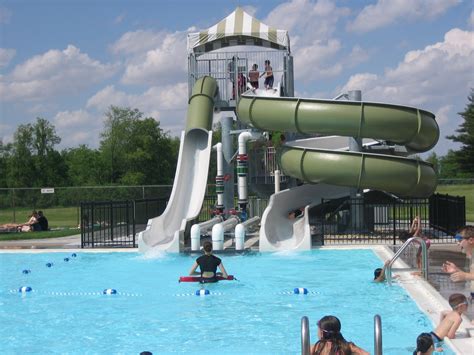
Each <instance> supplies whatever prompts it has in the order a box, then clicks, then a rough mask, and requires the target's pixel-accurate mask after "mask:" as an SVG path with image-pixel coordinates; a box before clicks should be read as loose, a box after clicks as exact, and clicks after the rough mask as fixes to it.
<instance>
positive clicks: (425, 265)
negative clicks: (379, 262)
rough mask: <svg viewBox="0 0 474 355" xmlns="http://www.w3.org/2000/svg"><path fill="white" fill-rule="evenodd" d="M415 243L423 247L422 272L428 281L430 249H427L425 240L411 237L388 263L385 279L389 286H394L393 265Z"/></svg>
mask: <svg viewBox="0 0 474 355" xmlns="http://www.w3.org/2000/svg"><path fill="white" fill-rule="evenodd" d="M413 242H419V243H420V245H421V272H422V274H423V277H424V278H425V279H428V252H427V250H428V248H427V247H426V242H425V241H424V240H423V238H420V237H411V238H410V239H408V240H407V241H406V242H405V243H403V245H402V246H401V247H400V249H399V250H398V251H397V252H396V253H395V255H394V256H393V257H392V259H391V260H390V262H389V263H388V265H387V267H386V270H385V277H386V279H387V282H388V284H389V285H391V284H392V265H393V263H394V262H395V261H396V260H397V259H398V258H399V257H400V255H401V254H402V253H403V251H404V250H405V249H406V248H408V246H409V245H410V244H411V243H413Z"/></svg>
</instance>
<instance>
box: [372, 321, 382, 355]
mask: <svg viewBox="0 0 474 355" xmlns="http://www.w3.org/2000/svg"><path fill="white" fill-rule="evenodd" d="M382 353H383V351H382V318H381V317H380V316H379V315H378V314H376V315H375V316H374V355H382Z"/></svg>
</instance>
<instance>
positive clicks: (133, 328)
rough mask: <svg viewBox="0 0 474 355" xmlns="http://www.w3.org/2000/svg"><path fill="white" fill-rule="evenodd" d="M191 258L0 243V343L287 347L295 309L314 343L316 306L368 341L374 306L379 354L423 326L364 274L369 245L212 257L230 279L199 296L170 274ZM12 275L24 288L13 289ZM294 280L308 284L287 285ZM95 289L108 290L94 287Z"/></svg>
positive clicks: (397, 294) (122, 349)
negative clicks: (1, 247)
mask: <svg viewBox="0 0 474 355" xmlns="http://www.w3.org/2000/svg"><path fill="white" fill-rule="evenodd" d="M66 257H68V258H69V261H68V262H65V261H64V258H66ZM194 258H195V256H186V255H173V254H160V255H155V256H154V257H149V258H146V257H144V256H143V255H141V254H138V253H77V257H75V258H74V257H71V253H38V254H32V253H11V254H10V253H4V254H0V273H1V275H2V278H1V279H0V323H1V324H2V328H3V329H4V334H2V335H3V336H4V339H5V341H2V342H1V344H0V353H70V354H75V353H77V354H83V353H123V354H137V353H140V352H141V351H143V350H148V351H152V352H153V353H154V354H162V353H173V352H186V353H194V354H204V353H206V354H209V353H219V354H223V353H224V354H225V353H249V354H261V353H265V354H266V353H272V354H275V353H276V354H296V353H300V351H301V348H300V321H301V317H302V316H308V317H309V319H310V327H311V340H312V342H314V341H315V339H316V322H317V320H318V319H319V318H321V317H322V316H324V315H327V314H332V315H335V316H337V317H339V319H340V320H341V322H342V333H343V334H344V336H345V337H346V339H349V340H352V341H354V342H355V343H356V344H357V345H359V346H361V347H363V348H365V349H366V350H368V351H369V352H373V318H374V315H375V314H380V315H381V317H382V325H383V328H382V329H383V348H384V354H397V355H398V354H402V353H408V352H409V351H413V347H414V345H415V340H416V337H417V335H418V334H419V333H421V332H423V331H430V330H432V326H431V322H430V320H429V319H428V318H427V317H426V316H425V315H424V314H423V313H422V312H421V311H420V310H419V309H418V307H417V306H416V304H415V303H414V302H413V301H412V300H411V299H410V297H409V296H408V294H407V293H406V292H405V290H404V289H403V288H401V287H399V286H393V287H390V286H387V285H383V284H375V283H373V282H371V279H372V271H373V269H374V268H376V267H378V266H380V264H381V261H380V260H379V259H378V257H377V256H376V255H375V254H374V253H373V252H372V251H371V250H313V251H309V252H299V253H294V252H288V253H273V254H270V253H266V254H259V253H255V254H249V255H235V256H223V257H222V258H223V260H224V264H225V266H226V268H227V270H228V271H229V273H231V274H234V275H235V276H236V277H237V278H238V279H239V281H222V282H220V283H218V284H213V285H206V288H207V289H208V290H209V291H210V295H208V296H196V295H195V291H196V290H199V289H200V285H198V284H193V283H181V284H180V283H178V282H177V280H178V277H179V276H180V275H186V274H187V272H188V270H189V269H190V267H191V265H192V263H193V260H194ZM48 262H50V263H53V266H52V267H50V268H48V267H46V263H48ZM25 269H26V270H31V273H28V274H23V273H22V271H23V270H25ZM21 286H30V287H31V288H32V290H33V291H32V292H28V293H26V294H21V293H19V292H18V289H19V288H20V287H21ZM295 287H304V288H307V289H308V291H309V293H308V294H307V295H296V294H294V293H293V289H294V288H295ZM107 288H112V289H115V290H117V292H118V293H117V294H115V295H104V294H103V293H102V292H103V290H104V289H107ZM445 354H452V353H451V352H449V351H445Z"/></svg>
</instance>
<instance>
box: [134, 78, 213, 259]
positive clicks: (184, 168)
mask: <svg viewBox="0 0 474 355" xmlns="http://www.w3.org/2000/svg"><path fill="white" fill-rule="evenodd" d="M216 92H217V83H216V81H215V79H213V78H211V77H203V78H200V79H199V80H198V81H197V82H196V84H195V85H194V87H193V91H192V95H191V98H190V99H189V107H188V115H187V122H186V130H185V131H183V132H182V133H181V144H180V148H179V157H178V164H177V168H176V175H175V179H174V184H173V190H172V192H171V196H170V199H169V201H168V205H167V206H166V209H165V211H164V212H163V214H162V215H161V216H158V217H155V218H152V219H150V220H149V221H148V225H147V228H146V230H145V231H143V232H141V233H140V234H139V235H138V250H139V251H140V252H146V251H147V250H149V249H152V248H153V249H155V250H166V251H170V252H179V251H180V250H181V249H182V247H183V244H184V240H183V238H184V230H185V228H186V225H187V223H188V221H190V220H192V219H195V218H196V217H197V216H198V215H199V213H200V211H201V206H202V203H203V200H204V194H205V192H206V185H207V175H208V171H209V161H210V156H211V150H212V130H211V128H212V118H213V108H214V97H215V95H216Z"/></svg>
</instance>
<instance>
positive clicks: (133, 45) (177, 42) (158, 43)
mask: <svg viewBox="0 0 474 355" xmlns="http://www.w3.org/2000/svg"><path fill="white" fill-rule="evenodd" d="M186 35H187V32H174V33H167V32H153V31H135V32H127V33H125V34H124V35H123V36H122V37H120V39H119V40H118V41H117V42H115V43H114V44H113V45H112V46H111V50H112V52H113V53H115V54H120V55H125V56H126V62H127V65H126V68H125V72H124V74H123V76H122V79H121V81H122V83H124V84H149V85H156V84H157V83H160V84H169V83H173V82H176V81H181V80H183V79H184V78H185V77H186V71H187V59H186V58H187V55H186Z"/></svg>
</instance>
